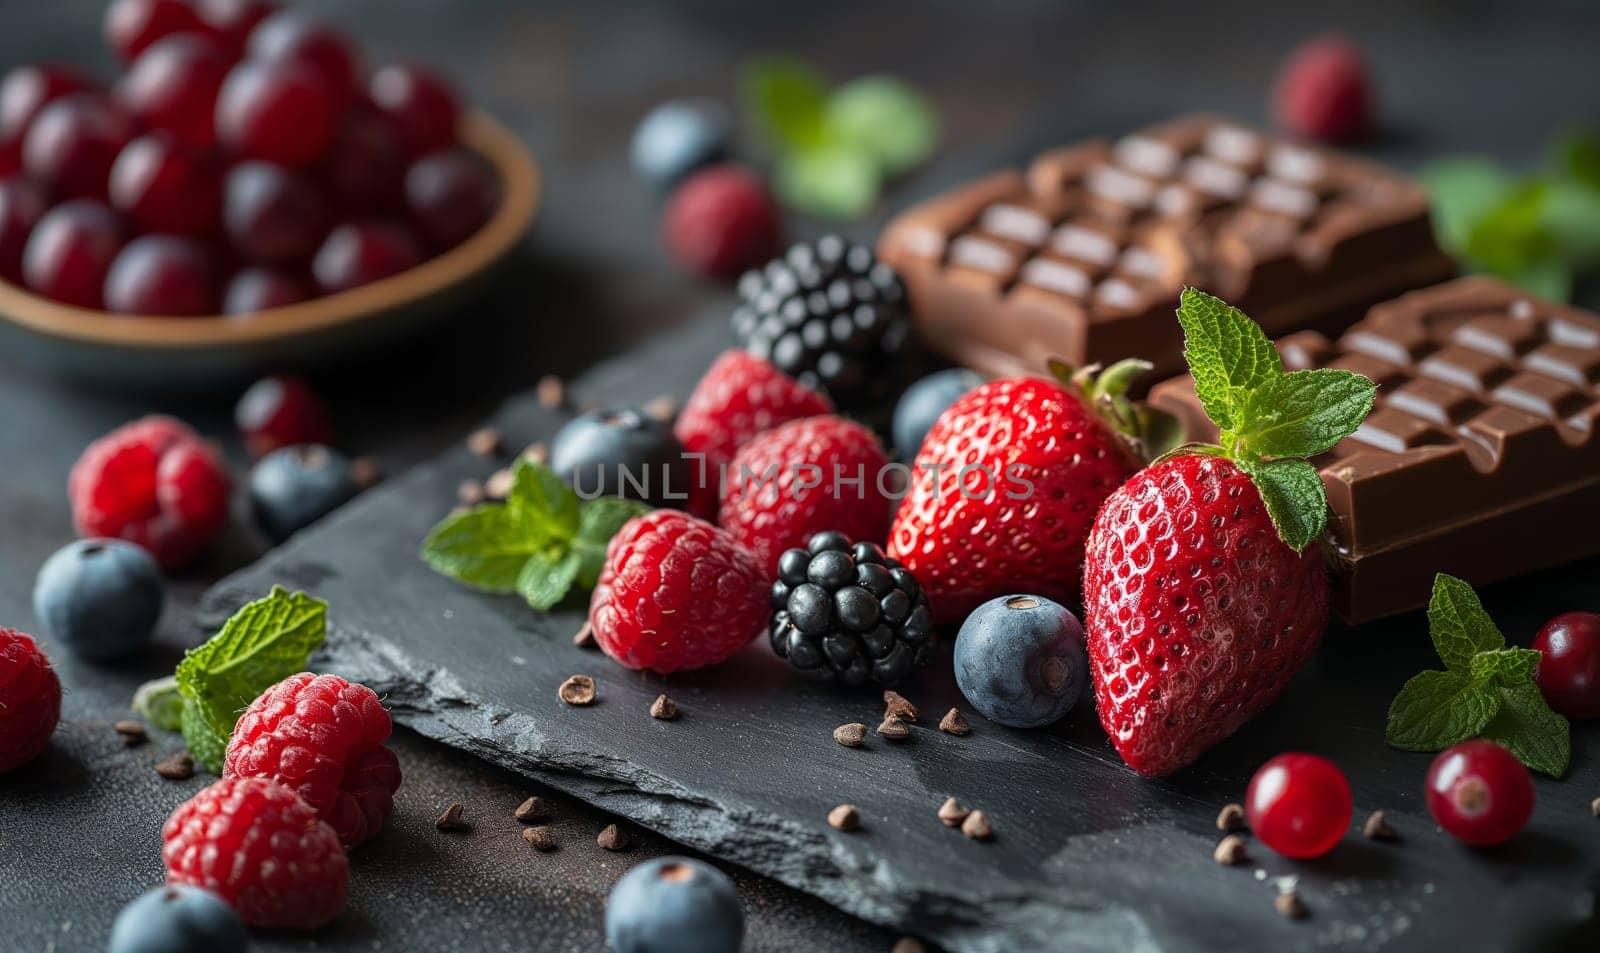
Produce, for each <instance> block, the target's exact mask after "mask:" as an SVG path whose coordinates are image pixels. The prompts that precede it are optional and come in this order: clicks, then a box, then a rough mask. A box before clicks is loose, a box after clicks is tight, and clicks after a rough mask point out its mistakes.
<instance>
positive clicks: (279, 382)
mask: <svg viewBox="0 0 1600 953" xmlns="http://www.w3.org/2000/svg"><path fill="white" fill-rule="evenodd" d="M233 422H234V424H235V425H236V426H238V428H239V433H240V435H242V436H243V437H244V442H245V446H246V447H248V448H249V449H250V454H251V455H252V456H256V457H264V456H266V455H267V454H269V453H271V452H272V451H274V450H276V449H278V448H279V447H293V446H299V445H301V444H324V445H326V444H331V443H333V425H332V424H331V423H330V422H329V418H328V410H327V408H326V407H324V406H322V401H320V400H318V399H317V395H316V394H314V393H312V390H311V386H310V385H309V384H307V383H306V382H305V381H303V380H301V379H300V378H298V377H290V376H288V375H284V374H274V375H272V376H271V377H263V378H262V379H261V380H258V381H256V382H255V383H254V384H251V385H250V389H249V390H247V391H245V392H244V396H243V397H240V398H239V403H238V404H236V405H234V408H233Z"/></svg>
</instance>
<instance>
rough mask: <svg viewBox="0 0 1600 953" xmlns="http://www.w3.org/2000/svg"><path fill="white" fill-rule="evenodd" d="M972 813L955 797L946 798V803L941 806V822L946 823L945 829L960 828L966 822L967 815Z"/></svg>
mask: <svg viewBox="0 0 1600 953" xmlns="http://www.w3.org/2000/svg"><path fill="white" fill-rule="evenodd" d="M971 813H972V812H971V811H969V810H967V808H966V807H965V806H964V805H962V803H961V802H960V801H958V800H956V799H955V798H953V797H952V798H946V799H945V802H944V803H943V804H941V805H939V820H941V821H944V826H945V827H960V826H961V822H962V821H964V820H966V819H967V815H969V814H971Z"/></svg>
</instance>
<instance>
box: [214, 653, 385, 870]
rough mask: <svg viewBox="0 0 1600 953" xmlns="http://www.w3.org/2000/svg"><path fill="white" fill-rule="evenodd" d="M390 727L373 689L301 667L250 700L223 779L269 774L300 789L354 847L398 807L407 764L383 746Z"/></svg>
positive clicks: (231, 745) (230, 745)
mask: <svg viewBox="0 0 1600 953" xmlns="http://www.w3.org/2000/svg"><path fill="white" fill-rule="evenodd" d="M391 727H392V725H391V723H390V721H389V713H388V712H387V711H385V710H384V708H383V702H381V701H379V700H378V696H377V694H376V693H374V692H373V690H372V689H370V688H368V687H366V686H365V685H357V684H353V683H351V682H347V681H345V680H344V679H342V678H340V677H339V676H337V675H312V674H311V673H309V672H301V673H300V674H299V675H291V676H289V677H288V678H286V679H284V680H283V681H281V682H279V683H278V684H276V685H274V686H272V687H271V688H269V689H267V690H266V691H265V692H263V693H262V694H261V697H260V698H257V699H256V700H255V701H253V702H251V703H250V707H249V708H247V709H246V710H245V713H244V715H243V716H241V717H240V718H239V722H238V724H237V725H235V726H234V729H233V738H232V739H231V740H229V742H228V754H227V760H226V761H225V762H224V764H223V769H222V776H223V777H225V778H270V779H272V780H274V781H277V782H278V783H280V784H283V785H285V786H287V787H289V788H291V789H293V790H294V791H295V792H296V793H298V794H299V795H300V797H301V798H302V799H303V800H304V801H305V802H306V803H307V804H309V805H311V807H312V809H313V810H315V811H316V812H317V815H318V816H319V817H321V818H322V819H323V820H324V821H327V822H328V823H329V824H330V825H332V827H333V829H334V831H335V832H336V833H337V834H338V835H339V840H340V842H342V843H343V844H344V845H345V846H346V847H354V846H355V845H357V844H359V843H361V842H362V841H365V840H367V839H369V838H371V837H372V836H373V835H374V834H376V833H378V831H379V830H380V829H381V828H382V827H383V825H384V823H385V822H386V821H388V819H389V814H390V813H391V812H392V811H393V809H394V801H393V798H394V792H395V789H397V788H398V787H400V764H399V762H398V761H396V760H395V756H394V752H393V751H390V750H389V749H388V748H386V747H384V746H383V742H384V740H385V739H387V738H388V737H389V731H390V729H391Z"/></svg>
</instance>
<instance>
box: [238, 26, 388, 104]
mask: <svg viewBox="0 0 1600 953" xmlns="http://www.w3.org/2000/svg"><path fill="white" fill-rule="evenodd" d="M250 56H251V58H252V59H256V60H260V61H261V62H263V63H301V64H304V65H306V66H309V67H311V68H312V69H313V70H315V71H316V72H317V74H318V75H320V76H321V77H322V79H323V81H324V82H325V83H326V84H327V86H328V89H329V90H330V92H332V94H333V95H334V96H335V97H336V98H337V99H339V100H340V101H343V100H345V99H348V98H349V97H350V96H352V95H354V92H355V88H356V82H357V78H358V77H359V76H360V75H361V58H360V56H359V55H358V54H357V53H356V49H355V45H354V44H352V43H351V42H350V40H349V39H348V38H347V37H345V35H344V34H343V33H340V32H339V31H338V30H335V29H334V28H332V27H330V26H328V25H327V24H326V23H321V22H319V21H317V20H315V19H313V18H311V17H308V16H305V15H303V14H300V13H295V12H294V11H290V10H285V11H284V12H282V13H275V14H273V15H272V16H271V17H268V18H267V19H266V20H264V21H263V22H262V23H261V25H260V26H258V27H256V29H255V32H253V33H251V34H250Z"/></svg>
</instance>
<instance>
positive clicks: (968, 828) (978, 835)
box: [961, 811, 994, 840]
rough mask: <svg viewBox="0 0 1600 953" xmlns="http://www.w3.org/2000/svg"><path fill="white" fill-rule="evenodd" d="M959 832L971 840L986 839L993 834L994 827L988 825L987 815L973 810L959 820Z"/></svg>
mask: <svg viewBox="0 0 1600 953" xmlns="http://www.w3.org/2000/svg"><path fill="white" fill-rule="evenodd" d="M961 833H963V834H965V835H967V836H968V837H970V838H972V839H973V840H988V839H989V838H991V837H993V836H994V828H992V827H990V826H989V815H987V814H985V813H983V812H982V811H973V812H972V813H971V814H968V815H967V819H966V820H964V821H962V822H961Z"/></svg>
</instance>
